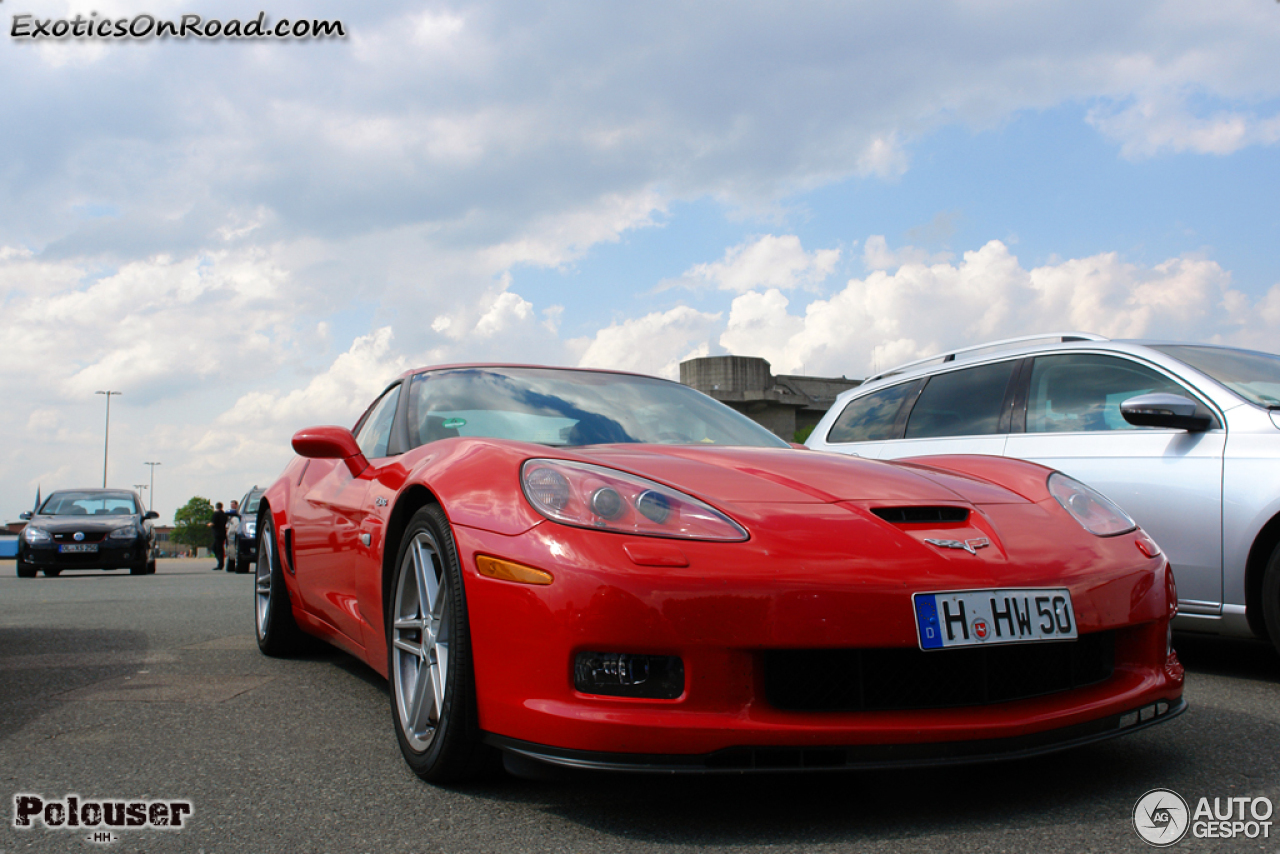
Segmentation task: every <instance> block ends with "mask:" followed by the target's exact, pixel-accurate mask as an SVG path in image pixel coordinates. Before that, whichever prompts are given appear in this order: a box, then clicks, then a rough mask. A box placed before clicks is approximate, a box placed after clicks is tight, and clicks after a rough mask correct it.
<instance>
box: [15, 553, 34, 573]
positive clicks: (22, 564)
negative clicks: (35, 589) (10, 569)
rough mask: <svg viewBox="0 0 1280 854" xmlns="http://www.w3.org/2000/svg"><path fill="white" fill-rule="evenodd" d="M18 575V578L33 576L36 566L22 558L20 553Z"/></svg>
mask: <svg viewBox="0 0 1280 854" xmlns="http://www.w3.org/2000/svg"><path fill="white" fill-rule="evenodd" d="M17 563H18V577H19V578H35V577H36V568H35V567H34V566H32V565H31V564H29V563H27V562H26V561H25V560H23V559H22V555H18V561H17Z"/></svg>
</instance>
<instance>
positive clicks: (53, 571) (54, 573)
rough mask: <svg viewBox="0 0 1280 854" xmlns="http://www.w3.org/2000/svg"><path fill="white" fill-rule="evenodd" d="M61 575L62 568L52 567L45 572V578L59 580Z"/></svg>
mask: <svg viewBox="0 0 1280 854" xmlns="http://www.w3.org/2000/svg"><path fill="white" fill-rule="evenodd" d="M33 574H34V573H33ZM61 574H62V569H61V567H50V568H49V569H46V570H45V571H44V576H45V578H57V577H58V576H59V575H61Z"/></svg>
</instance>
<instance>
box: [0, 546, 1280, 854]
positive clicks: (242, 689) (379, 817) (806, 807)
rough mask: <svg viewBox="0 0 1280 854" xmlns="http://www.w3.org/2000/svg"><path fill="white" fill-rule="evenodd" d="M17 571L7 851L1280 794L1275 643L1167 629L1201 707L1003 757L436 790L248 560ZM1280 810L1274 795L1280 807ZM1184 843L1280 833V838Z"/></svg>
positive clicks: (313, 847)
mask: <svg viewBox="0 0 1280 854" xmlns="http://www.w3.org/2000/svg"><path fill="white" fill-rule="evenodd" d="M211 566H212V560H162V561H161V562H160V565H159V570H158V572H157V574H156V575H154V576H130V575H128V574H127V573H123V572H113V573H91V572H83V573H68V574H64V575H63V576H62V577H60V578H44V577H43V576H41V577H38V578H36V579H31V580H21V579H17V578H16V577H15V575H14V572H13V563H12V561H0V777H2V778H3V781H4V787H3V788H4V789H6V790H7V791H6V792H5V802H6V807H5V809H6V811H7V812H8V818H7V820H6V821H5V823H4V825H5V826H4V829H3V831H0V854H12V852H18V851H23V852H25V851H32V852H41V851H59V852H61V851H79V850H85V851H156V852H164V851H174V852H193V853H194V852H204V854H214V852H250V851H252V852H434V851H444V852H471V851H476V852H489V851H492V852H523V851H529V852H596V851H609V852H612V851H627V852H637V851H645V852H651V851H663V852H666V851H693V850H705V849H731V850H733V851H734V852H747V851H769V852H801V851H803V852H814V851H841V852H844V851H872V852H875V851H903V852H906V851H910V852H933V851H937V852H944V851H947V852H950V851H954V852H961V851H963V852H980V851H992V852H997V851H1011V852H1015V851H1037V852H1052V851H1072V852H1083V851H1119V850H1134V851H1139V850H1142V851H1145V850H1150V849H1149V847H1148V846H1147V845H1146V844H1145V843H1144V842H1142V841H1141V840H1140V839H1139V837H1138V836H1137V834H1136V833H1135V832H1134V830H1133V827H1132V824H1131V821H1132V811H1133V807H1134V804H1135V802H1136V801H1137V799H1138V798H1139V797H1140V796H1142V795H1143V794H1144V793H1145V792H1147V791H1148V790H1150V789H1153V788H1169V789H1172V790H1174V791H1176V792H1178V793H1180V794H1181V795H1182V796H1183V797H1184V798H1186V799H1187V800H1188V801H1189V802H1190V803H1192V804H1195V802H1196V800H1197V799H1199V798H1200V797H1207V798H1209V799H1210V802H1212V800H1213V799H1214V798H1220V799H1225V798H1231V797H1248V798H1254V797H1264V798H1268V799H1270V800H1271V801H1272V802H1273V803H1274V802H1278V801H1280V759H1278V758H1277V749H1276V745H1277V744H1280V702H1278V701H1280V657H1277V656H1276V654H1275V653H1274V652H1273V651H1272V650H1271V649H1270V647H1268V646H1265V645H1262V644H1256V643H1245V642H1231V641H1220V640H1213V639H1201V638H1194V637H1189V636H1180V637H1178V638H1177V646H1178V648H1179V651H1180V654H1181V655H1182V657H1183V661H1184V663H1185V664H1186V666H1187V670H1188V673H1189V677H1188V685H1187V699H1188V702H1189V703H1190V706H1191V708H1190V711H1188V712H1187V713H1186V714H1185V715H1183V716H1182V717H1181V718H1178V719H1176V720H1174V721H1172V722H1170V723H1168V724H1165V725H1163V726H1160V727H1156V728H1155V729H1152V730H1148V731H1145V732H1142V733H1139V734H1136V735H1133V736H1130V737H1127V738H1122V739H1118V740H1114V741H1111V742H1108V743H1104V744H1099V745H1094V746H1091V747H1087V748H1083V749H1079V750H1076V751H1072V752H1068V753H1063V754H1057V755H1054V756H1048V757H1041V758H1038V759H1034V760H1024V761H1019V762H1013V763H1005V764H998V765H990V766H978V767H969V768H953V769H944V770H923V771H912V772H903V771H898V772H891V773H886V772H877V773H859V774H840V775H817V776H768V777H699V778H669V777H598V776H594V777H590V778H587V779H580V780H572V781H562V782H531V781H526V780H519V779H515V778H511V777H501V778H498V779H495V780H493V781H490V782H486V783H484V784H482V785H476V786H471V787H467V788H460V789H440V788H435V787H432V786H429V785H426V784H424V783H422V782H420V781H419V780H418V779H417V778H416V777H415V776H414V775H413V774H412V773H411V772H410V771H409V770H408V768H407V767H406V766H405V765H404V763H403V761H402V760H401V757H400V753H399V750H398V749H397V747H396V744H395V740H394V737H393V735H392V731H391V724H390V719H389V714H390V713H389V711H388V700H387V689H386V685H385V683H383V682H382V680H381V679H380V678H379V677H378V676H377V675H376V674H374V673H373V672H372V671H370V670H368V669H367V668H366V667H364V666H363V665H361V664H359V663H357V662H356V661H355V660H354V659H352V658H351V657H349V656H347V655H345V654H343V653H339V652H337V651H328V652H320V653H317V654H315V655H312V656H310V657H307V658H304V659H298V660H288V661H282V660H274V659H269V658H265V657H263V656H262V655H260V654H259V653H258V650H257V647H256V645H255V643H254V638H253V615H252V611H251V602H252V586H253V582H252V577H251V576H250V575H227V574H226V573H221V572H211V571H209V568H210V567H211ZM20 794H25V795H38V796H40V797H42V798H43V799H45V800H50V801H52V800H63V799H65V798H67V797H68V796H69V795H76V796H78V797H80V798H82V799H93V798H97V799H103V800H127V801H132V800H145V801H155V800H176V799H182V800H186V801H189V802H190V803H191V804H192V815H191V816H189V817H188V819H187V821H186V822H185V824H184V826H183V827H182V828H181V829H169V830H155V829H151V830H123V831H120V832H118V833H116V834H115V836H116V837H117V840H116V841H114V842H111V843H97V844H95V843H94V842H92V841H90V840H89V838H88V836H89V834H88V833H87V832H85V831H84V829H83V828H81V829H78V830H77V829H69V828H63V829H49V828H45V827H32V828H27V829H21V830H20V829H16V828H14V827H13V817H14V798H15V797H16V796H18V795H20ZM1273 820H1274V821H1275V822H1276V825H1277V826H1276V828H1275V830H1276V831H1277V833H1280V814H1278V815H1276V816H1274V817H1273ZM1178 849H1179V850H1195V851H1241V852H1243V851H1260V850H1261V851H1280V839H1272V838H1269V837H1268V838H1257V839H1248V838H1236V839H1194V838H1191V837H1190V836H1188V837H1187V838H1186V839H1184V840H1183V841H1182V842H1181V843H1179V845H1178Z"/></svg>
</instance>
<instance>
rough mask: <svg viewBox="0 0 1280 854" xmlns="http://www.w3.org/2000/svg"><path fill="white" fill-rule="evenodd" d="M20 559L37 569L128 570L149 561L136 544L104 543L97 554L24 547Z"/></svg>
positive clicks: (52, 547) (143, 551)
mask: <svg viewBox="0 0 1280 854" xmlns="http://www.w3.org/2000/svg"><path fill="white" fill-rule="evenodd" d="M19 557H20V559H21V560H24V561H26V562H27V563H28V564H30V565H31V566H34V567H36V568H37V569H107V570H110V569H129V568H130V567H134V566H137V565H138V564H139V563H140V562H142V561H143V560H145V559H146V557H147V550H146V547H145V546H142V545H139V544H138V543H137V542H136V541H134V542H128V543H125V544H124V545H121V546H116V545H110V544H107V543H106V542H105V541H104V542H103V543H101V544H99V545H98V550H97V551H96V552H60V551H58V548H57V546H56V545H55V546H37V545H28V544H24V545H23V547H22V549H21V551H20V552H19Z"/></svg>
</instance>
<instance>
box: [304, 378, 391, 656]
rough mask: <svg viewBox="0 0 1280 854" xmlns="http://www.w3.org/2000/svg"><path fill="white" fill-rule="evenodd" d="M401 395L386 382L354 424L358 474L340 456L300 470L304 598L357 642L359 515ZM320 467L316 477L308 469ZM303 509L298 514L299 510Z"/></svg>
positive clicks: (360, 637)
mask: <svg viewBox="0 0 1280 854" xmlns="http://www.w3.org/2000/svg"><path fill="white" fill-rule="evenodd" d="M399 399H400V385H399V384H396V385H394V386H392V387H391V388H389V389H388V390H387V391H386V392H384V393H383V395H382V396H381V397H380V398H379V399H378V400H377V401H376V402H375V403H374V404H373V406H371V407H370V408H369V410H368V411H367V413H366V415H365V417H364V418H362V419H361V421H360V424H359V425H358V426H357V427H356V431H355V438H356V444H357V445H359V446H360V451H361V453H363V454H364V456H365V458H366V459H367V460H368V461H369V467H368V468H367V469H365V470H364V471H363V472H362V473H361V474H360V475H359V476H353V475H352V474H351V470H350V469H349V468H347V466H346V464H345V463H343V462H342V461H340V460H311V461H310V465H309V467H308V472H307V474H304V483H303V487H304V488H305V491H304V493H303V504H305V506H306V512H305V524H303V525H301V526H300V525H298V524H297V523H296V522H295V526H294V542H295V550H296V553H297V555H298V576H299V581H300V582H301V584H300V587H301V589H302V598H303V603H304V604H305V605H306V607H307V609H308V610H310V611H312V612H313V613H315V614H317V615H319V616H321V617H322V618H323V619H324V620H325V621H327V622H328V623H330V624H331V625H332V626H333V627H334V628H336V629H338V630H339V631H340V632H342V633H343V634H344V635H346V636H347V637H348V638H350V639H351V640H352V641H353V642H354V643H355V644H357V645H360V646H363V644H364V630H363V627H364V625H365V624H366V622H367V621H366V620H365V618H364V615H363V614H362V613H361V611H360V607H359V601H358V598H357V595H356V583H355V578H354V572H355V568H356V566H357V561H356V556H357V553H358V551H359V550H360V539H359V536H360V525H361V520H362V519H363V518H364V516H365V515H366V514H367V513H368V512H369V508H368V500H367V499H368V494H369V489H370V485H371V484H373V483H374V482H375V480H376V479H377V476H378V473H379V472H380V471H381V467H382V466H384V465H386V464H387V462H388V442H389V440H390V436H391V429H392V425H393V423H394V419H395V413H396V406H397V404H398V403H399ZM311 468H316V469H318V471H319V472H320V473H319V474H318V476H315V477H314V479H313V478H312V477H309V476H308V475H310V469H311ZM300 515H301V514H300Z"/></svg>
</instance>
